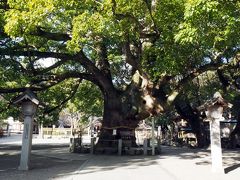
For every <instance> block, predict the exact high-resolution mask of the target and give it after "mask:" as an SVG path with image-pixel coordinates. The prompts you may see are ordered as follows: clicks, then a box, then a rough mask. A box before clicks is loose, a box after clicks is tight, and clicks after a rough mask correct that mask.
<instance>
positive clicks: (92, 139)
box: [90, 137, 94, 154]
mask: <svg viewBox="0 0 240 180" xmlns="http://www.w3.org/2000/svg"><path fill="white" fill-rule="evenodd" d="M90 153H91V154H93V153H94V137H91V147H90Z"/></svg>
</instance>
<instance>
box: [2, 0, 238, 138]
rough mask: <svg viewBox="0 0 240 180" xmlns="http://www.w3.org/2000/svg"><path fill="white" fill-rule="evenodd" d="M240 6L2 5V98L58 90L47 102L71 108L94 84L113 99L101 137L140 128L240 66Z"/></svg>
mask: <svg viewBox="0 0 240 180" xmlns="http://www.w3.org/2000/svg"><path fill="white" fill-rule="evenodd" d="M239 9H240V3H239V2H238V1H234V0H232V1H229V0H221V1H217V0H211V1H208V0H131V1H126V0H81V1H79V0H65V1H57V0H2V1H1V2H0V61H1V66H0V73H1V79H0V93H1V94H8V93H17V92H22V91H24V90H25V89H26V87H28V88H30V89H32V90H33V91H34V92H38V93H40V92H45V91H46V90H47V89H50V88H53V87H54V86H56V87H58V88H56V89H55V90H54V91H53V90H52V91H51V93H50V95H49V94H48V95H46V96H47V97H49V96H52V97H54V96H57V98H58V97H59V98H60V99H61V98H62V97H65V99H64V100H63V102H62V103H65V102H67V101H68V100H70V99H71V98H73V97H74V95H75V93H76V92H77V91H78V90H79V88H78V87H79V85H81V83H85V81H89V82H91V83H92V84H93V85H94V86H96V87H98V88H99V89H100V91H101V94H102V98H103V101H104V105H103V106H104V109H103V131H102V134H103V135H110V134H111V132H110V131H109V129H110V130H111V129H113V128H121V129H128V128H130V129H131V128H135V127H136V126H137V124H138V123H139V121H141V120H143V119H145V118H147V117H150V116H156V115H158V114H160V113H163V112H164V111H166V110H167V109H168V108H169V107H170V106H171V105H172V103H173V102H174V100H175V98H176V97H177V96H178V94H180V93H181V92H182V91H183V90H184V86H186V85H188V82H189V81H191V80H193V79H194V78H195V77H197V76H199V75H201V74H202V73H203V72H206V71H210V70H212V71H214V70H219V71H221V72H225V71H229V70H232V71H234V72H235V71H237V70H238V65H239V64H238V61H239V57H238V56H237V53H238V49H239V45H240V43H239V42H240V41H239V40H240V38H239V37H240V31H239V27H240V12H239ZM49 61H52V62H53V63H52V64H51V65H49V66H47V65H46V63H47V62H49ZM234 77H235V76H234ZM234 77H233V80H234ZM234 82H235V81H234ZM59 84H60V86H59ZM233 84H234V83H233ZM66 89H68V90H66ZM65 91H66V93H64V92H65ZM44 97H45V96H44ZM47 100H48V99H47V98H46V99H45V104H50V103H54V102H55V101H54V102H52V101H51V100H49V101H47ZM55 103H56V102H55Z"/></svg>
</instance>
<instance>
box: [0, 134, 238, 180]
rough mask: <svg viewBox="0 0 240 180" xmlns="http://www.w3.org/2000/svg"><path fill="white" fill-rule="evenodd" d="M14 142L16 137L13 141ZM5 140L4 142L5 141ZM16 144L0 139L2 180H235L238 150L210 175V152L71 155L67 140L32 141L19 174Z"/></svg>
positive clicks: (178, 150) (180, 150)
mask: <svg viewBox="0 0 240 180" xmlns="http://www.w3.org/2000/svg"><path fill="white" fill-rule="evenodd" d="M12 138H13V139H15V140H16V137H12ZM5 140H6V139H5ZM19 153H20V146H19V140H16V141H11V142H8V141H7V140H6V141H3V139H0V179H4V180H18V179H19V180H20V179H24V180H38V179H39V180H50V179H56V180H65V179H66V180H75V179H76V180H78V179H90V180H92V179H97V180H103V179H104V180H106V179H113V180H120V179H121V180H128V179H129V180H130V179H134V178H137V179H140V180H145V179H146V180H147V179H150V178H152V179H153V178H159V179H160V178H161V179H162V180H190V179H191V180H204V179H212V180H215V179H216V180H238V179H239V178H240V150H239V149H238V150H236V151H224V152H223V156H224V158H223V162H224V168H225V172H226V173H225V174H214V173H212V172H211V164H210V151H209V150H197V149H187V148H174V147H167V146H165V147H162V154H161V155H159V156H102V155H93V156H91V155H88V154H72V153H69V152H68V140H66V139H63V140H60V139H59V140H57V139H55V140H51V139H47V140H37V139H33V150H32V156H31V164H32V169H31V170H30V171H18V170H17V166H18V164H19V158H20V155H19Z"/></svg>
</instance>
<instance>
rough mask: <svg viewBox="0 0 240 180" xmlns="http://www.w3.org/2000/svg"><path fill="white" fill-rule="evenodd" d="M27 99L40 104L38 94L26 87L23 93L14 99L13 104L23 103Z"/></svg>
mask: <svg viewBox="0 0 240 180" xmlns="http://www.w3.org/2000/svg"><path fill="white" fill-rule="evenodd" d="M25 101H31V102H33V103H34V104H36V105H38V104H39V100H38V99H37V96H36V95H35V94H34V93H33V92H32V91H31V90H30V89H26V90H25V91H24V92H23V93H22V94H20V95H19V96H17V97H15V98H13V99H12V102H13V104H21V103H22V102H25Z"/></svg>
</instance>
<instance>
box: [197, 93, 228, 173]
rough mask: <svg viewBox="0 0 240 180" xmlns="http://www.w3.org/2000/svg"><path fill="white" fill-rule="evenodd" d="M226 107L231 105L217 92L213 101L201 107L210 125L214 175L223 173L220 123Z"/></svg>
mask: <svg viewBox="0 0 240 180" xmlns="http://www.w3.org/2000/svg"><path fill="white" fill-rule="evenodd" d="M228 107H231V104H229V103H228V102H227V101H226V100H224V99H223V98H222V96H221V94H220V93H219V92H216V93H215V94H214V96H213V99H211V100H209V101H207V102H206V103H205V104H204V105H202V106H201V108H204V109H205V110H206V115H207V119H208V120H209V124H210V140H211V160H212V172H214V173H224V169H223V165H222V147H221V133H220V132H221V131H220V121H221V120H223V119H224V118H223V116H222V115H223V111H224V109H226V108H228Z"/></svg>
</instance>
